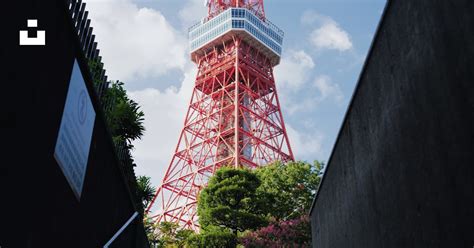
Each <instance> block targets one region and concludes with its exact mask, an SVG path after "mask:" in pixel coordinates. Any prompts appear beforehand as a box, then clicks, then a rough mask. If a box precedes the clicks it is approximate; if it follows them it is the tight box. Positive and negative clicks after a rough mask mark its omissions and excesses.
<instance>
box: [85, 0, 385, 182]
mask: <svg viewBox="0 0 474 248" xmlns="http://www.w3.org/2000/svg"><path fill="white" fill-rule="evenodd" d="M86 2H87V7H88V8H87V9H88V10H89V11H90V17H91V19H92V26H93V27H94V33H95V34H96V36H97V40H98V42H99V49H100V50H101V55H102V56H103V61H104V63H105V68H106V70H107V74H108V76H109V79H114V80H121V81H124V82H125V85H126V88H127V89H128V91H129V93H130V96H131V97H132V98H133V99H135V100H136V101H137V102H139V103H140V105H141V106H142V108H143V110H144V112H145V118H146V120H145V128H146V133H145V135H144V137H143V139H142V140H140V141H138V142H136V143H135V147H136V148H135V150H134V152H133V153H134V156H135V160H136V162H137V164H138V167H137V168H136V173H137V174H138V175H143V174H146V175H149V176H151V177H152V182H153V184H154V185H159V184H160V182H161V180H162V177H163V173H164V171H165V170H166V168H167V166H168V164H169V162H170V159H171V157H172V154H173V151H174V149H175V147H176V143H177V141H178V136H179V132H180V131H181V128H182V126H183V121H184V117H185V111H186V108H187V104H188V103H189V100H190V97H191V90H192V86H193V83H194V82H193V80H194V77H195V74H196V66H195V65H194V64H193V63H192V62H191V61H190V59H189V55H188V51H189V50H188V43H187V33H186V32H187V28H188V27H189V26H190V25H192V24H193V23H195V22H197V21H198V20H200V19H201V18H202V17H204V16H205V14H206V11H207V10H206V8H205V7H204V1H203V0H183V1H177V0H154V1H152V0H147V1H143V0H142V1H134V0H86ZM385 2H386V1H385V0H267V1H266V2H265V11H266V16H267V18H268V19H269V20H270V21H271V22H273V23H274V24H276V25H277V26H279V27H280V28H281V29H283V30H284V31H285V39H284V44H283V55H282V59H281V64H280V65H278V66H277V67H276V68H275V78H276V84H277V87H278V90H279V92H278V93H279V97H280V101H281V103H282V112H283V116H284V119H285V122H286V125H287V129H288V130H287V131H288V134H289V139H290V143H291V145H292V149H293V151H294V153H295V157H296V159H298V160H306V161H312V160H314V159H318V160H322V161H327V160H328V158H329V155H330V152H331V150H332V147H333V144H334V142H335V140H336V136H337V133H338V131H339V128H340V126H341V122H342V118H343V117H344V114H345V111H346V109H347V106H348V103H349V100H350V98H351V95H352V92H353V89H354V87H355V84H356V82H357V78H358V76H359V74H360V70H361V68H362V65H363V63H364V61H365V57H366V55H367V52H368V49H369V47H370V43H371V42H372V39H373V36H374V32H375V29H376V27H377V24H378V22H379V19H380V17H381V14H382V11H383V8H384V6H385Z"/></svg>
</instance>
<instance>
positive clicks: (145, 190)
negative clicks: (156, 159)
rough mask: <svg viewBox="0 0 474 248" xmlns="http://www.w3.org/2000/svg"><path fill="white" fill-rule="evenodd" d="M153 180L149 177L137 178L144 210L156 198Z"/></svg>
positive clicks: (138, 190)
mask: <svg viewBox="0 0 474 248" xmlns="http://www.w3.org/2000/svg"><path fill="white" fill-rule="evenodd" d="M150 180H151V178H150V177H147V176H139V177H138V178H137V196H138V198H139V199H140V200H141V203H142V209H145V208H146V206H148V203H149V202H150V201H151V200H153V197H154V196H155V191H156V189H155V187H153V186H152V185H151V182H150Z"/></svg>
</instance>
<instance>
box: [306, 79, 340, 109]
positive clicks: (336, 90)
mask: <svg viewBox="0 0 474 248" xmlns="http://www.w3.org/2000/svg"><path fill="white" fill-rule="evenodd" d="M313 87H314V88H316V89H317V90H318V92H319V96H318V98H317V100H318V101H319V102H322V101H324V100H327V99H330V100H332V101H334V102H335V103H337V104H341V103H342V101H343V100H344V95H343V93H342V91H341V88H340V87H339V85H338V84H337V83H333V82H332V80H331V78H330V77H329V76H326V75H321V76H318V77H317V78H316V79H315V80H314V82H313Z"/></svg>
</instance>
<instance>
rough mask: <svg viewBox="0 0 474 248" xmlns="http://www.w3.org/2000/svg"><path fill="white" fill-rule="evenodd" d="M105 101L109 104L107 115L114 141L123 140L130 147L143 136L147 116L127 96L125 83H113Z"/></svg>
mask: <svg viewBox="0 0 474 248" xmlns="http://www.w3.org/2000/svg"><path fill="white" fill-rule="evenodd" d="M104 101H105V102H107V103H108V104H109V106H108V107H107V108H106V109H105V114H106V117H107V124H108V126H109V128H110V132H111V133H112V136H113V137H114V141H117V140H122V141H126V142H127V143H128V144H129V145H130V144H131V142H132V141H134V140H137V139H140V138H141V137H142V136H143V132H144V131H145V127H144V124H143V122H144V116H145V115H144V113H143V111H141V110H140V106H139V105H138V103H136V102H135V101H133V100H131V99H130V98H129V97H128V96H127V91H126V90H125V89H124V87H123V82H120V81H115V82H112V84H111V85H110V87H109V88H108V90H107V91H106V93H105V95H104Z"/></svg>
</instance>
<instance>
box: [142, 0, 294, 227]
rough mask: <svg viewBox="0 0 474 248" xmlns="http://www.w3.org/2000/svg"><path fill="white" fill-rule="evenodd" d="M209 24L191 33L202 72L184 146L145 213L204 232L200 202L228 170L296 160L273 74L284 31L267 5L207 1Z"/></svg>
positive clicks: (248, 1)
mask: <svg viewBox="0 0 474 248" xmlns="http://www.w3.org/2000/svg"><path fill="white" fill-rule="evenodd" d="M206 6H207V7H208V16H207V17H206V18H204V19H203V20H201V21H200V22H199V23H197V24H195V25H193V26H192V27H191V28H190V29H189V40H190V50H191V59H192V61H193V62H195V63H196V64H197V66H198V72H197V76H196V81H195V85H194V90H193V93H192V96H191V101H190V103H189V108H188V111H187V113H186V117H185V120H184V127H183V129H182V131H181V134H180V136H179V141H178V145H177V146H176V150H175V153H174V155H173V157H172V159H171V162H170V164H169V167H168V169H167V170H166V173H165V175H164V178H163V181H162V184H161V185H160V186H159V187H158V188H157V192H156V195H155V197H154V199H153V200H152V201H151V202H150V204H149V206H148V207H147V210H146V212H147V215H148V218H151V219H152V221H153V222H157V223H158V222H163V221H168V222H175V223H178V224H179V226H180V227H182V228H188V229H192V230H196V231H197V230H199V223H198V216H197V215H196V213H197V197H198V194H199V191H200V190H201V189H202V188H203V187H204V186H205V185H206V183H207V181H208V179H209V177H211V176H212V175H213V174H214V172H215V171H216V170H217V169H218V168H220V167H222V166H233V167H248V168H255V167H258V166H263V165H266V164H268V163H271V162H273V161H276V160H279V161H282V162H286V161H290V160H294V158H293V153H292V151H291V148H290V144H289V141H288V135H287V133H286V129H285V124H284V122H283V116H282V113H281V108H280V103H279V100H278V94H277V89H276V86H275V79H274V77H273V67H274V66H276V65H277V64H278V63H279V62H280V55H281V50H282V48H281V46H282V42H283V35H284V34H283V31H282V30H280V29H279V28H278V27H276V26H275V25H273V24H272V23H271V22H270V21H268V19H266V17H265V12H264V8H263V0H208V1H207V3H206Z"/></svg>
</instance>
